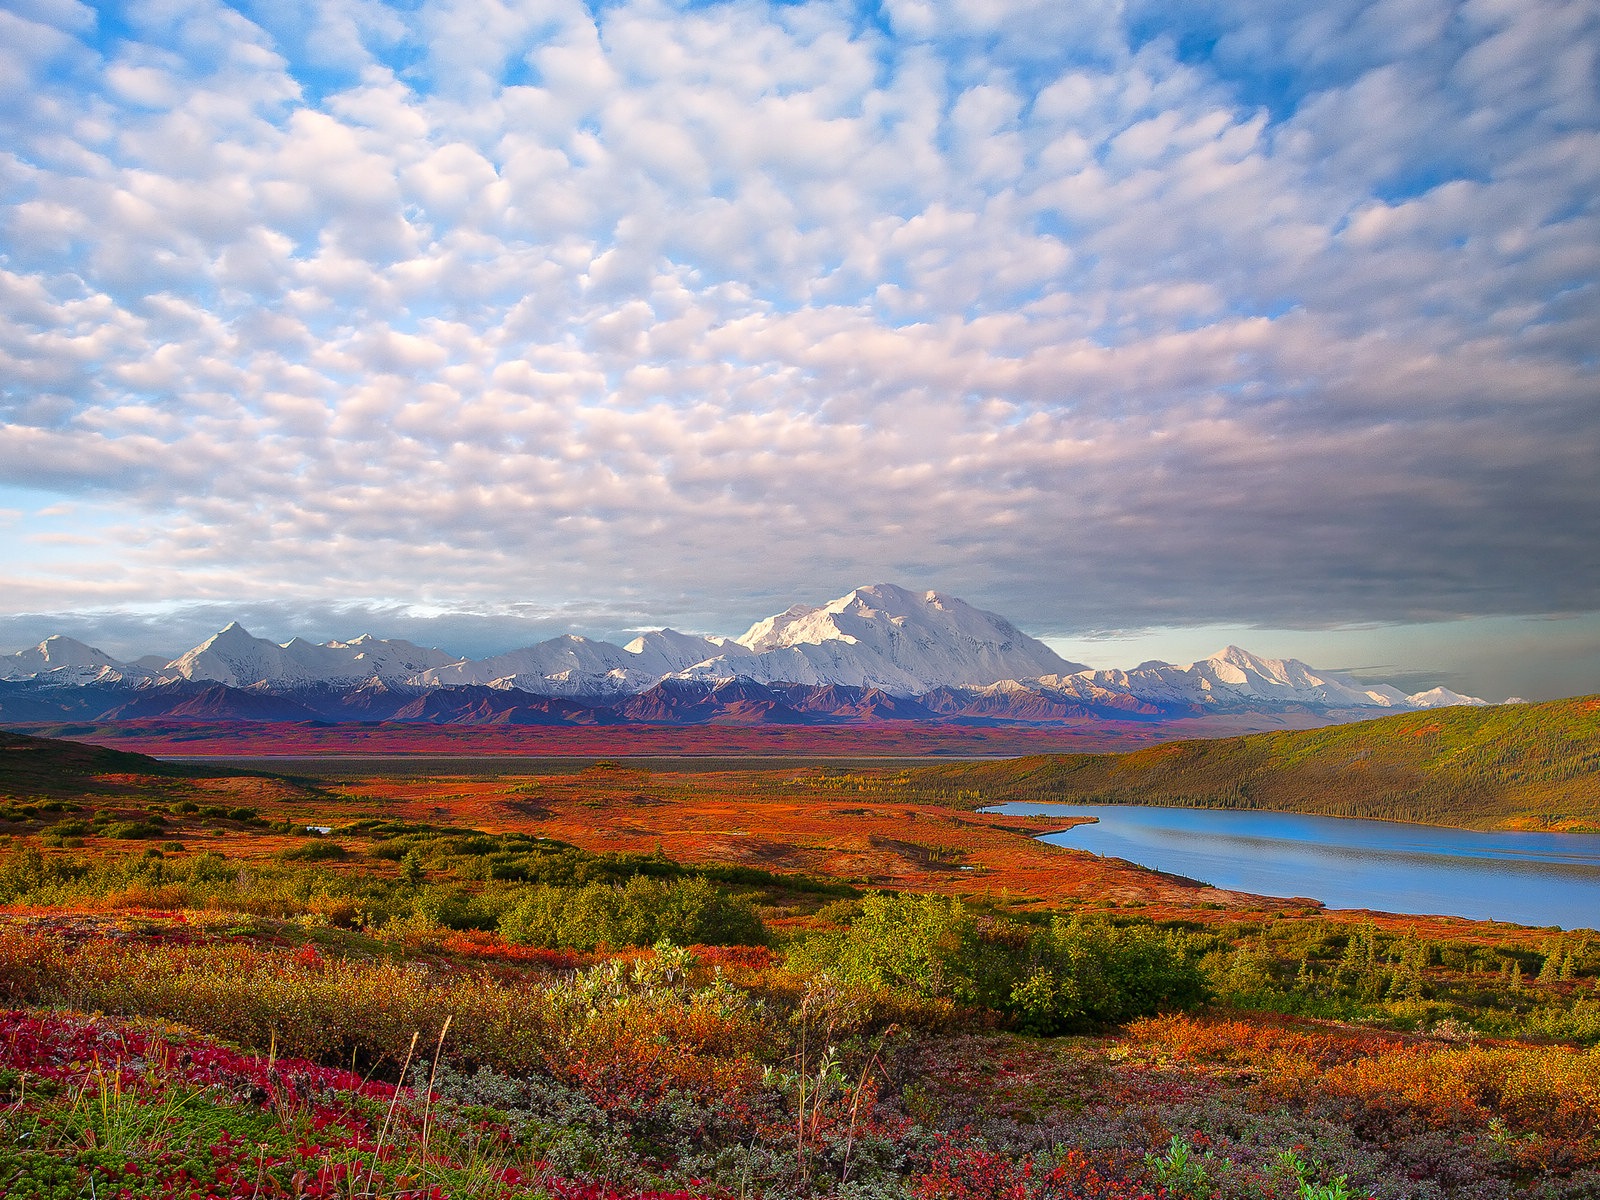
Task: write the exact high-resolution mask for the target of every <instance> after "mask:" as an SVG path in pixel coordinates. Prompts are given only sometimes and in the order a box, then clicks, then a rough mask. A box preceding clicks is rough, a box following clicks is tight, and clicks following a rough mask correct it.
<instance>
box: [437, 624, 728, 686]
mask: <svg viewBox="0 0 1600 1200" xmlns="http://www.w3.org/2000/svg"><path fill="white" fill-rule="evenodd" d="M719 650H720V646H719V644H718V643H716V642H713V641H711V640H710V639H708V638H699V637H693V636H691V635H689V634H683V633H678V632H676V631H675V630H671V629H660V630H657V631H656V632H654V633H647V634H645V635H643V636H642V637H637V638H634V640H633V641H631V642H629V643H628V644H627V645H626V646H617V645H613V644H612V643H611V642H599V641H592V640H591V639H589V638H584V637H575V636H573V635H572V634H567V635H564V636H562V637H557V638H551V639H550V640H549V641H547V642H540V643H539V644H538V645H536V646H528V647H526V648H525V649H522V650H513V651H511V652H510V653H508V654H497V655H495V656H494V657H492V658H485V659H480V660H478V661H476V662H468V661H465V660H462V661H460V662H453V663H450V664H448V665H446V666H440V667H436V668H434V669H432V670H429V671H425V672H423V673H422V674H420V675H418V676H417V677H416V678H415V680H414V682H415V683H416V684H417V685H418V686H421V687H459V686H463V685H469V684H486V685H488V686H490V687H502V688H516V689H517V690H518V691H524V692H533V693H534V694H535V695H540V696H613V695H630V696H631V695H635V694H637V693H639V692H643V691H645V690H647V689H648V688H650V687H653V686H654V685H655V684H657V683H659V682H660V681H661V680H662V679H664V678H665V677H666V676H668V675H671V674H672V673H674V672H676V671H681V670H683V669H684V668H685V667H688V666H691V665H693V664H695V663H698V662H701V661H702V660H704V659H706V658H708V657H710V656H711V655H713V654H716V653H718V652H719Z"/></svg>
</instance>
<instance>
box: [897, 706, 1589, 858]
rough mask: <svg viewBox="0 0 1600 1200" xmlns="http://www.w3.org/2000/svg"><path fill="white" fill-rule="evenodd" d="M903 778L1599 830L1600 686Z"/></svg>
mask: <svg viewBox="0 0 1600 1200" xmlns="http://www.w3.org/2000/svg"><path fill="white" fill-rule="evenodd" d="M907 782H908V783H909V785H910V789H911V790H912V791H913V792H915V793H917V794H919V795H921V796H924V797H926V798H928V799H942V800H945V801H947V802H960V803H964V804H996V803H1001V802H1004V801H1007V800H1039V801H1061V802H1071V803H1094V804H1167V805H1181V806H1187V807H1196V808H1256V809H1273V810H1279V811H1289V812H1306V813H1318V814H1322V815H1326V816H1340V817H1372V818H1381V819H1386V820H1397V821H1421V822H1427V823H1430V824H1435V825H1455V826H1461V827H1464V828H1471V829H1493V828H1522V829H1557V830H1568V831H1573V832H1577V831H1586V832H1600V696H1582V697H1577V698H1575V699H1570V700H1555V701H1550V702H1548V703H1544V704H1512V705H1503V706H1498V707H1493V708H1449V709H1438V710H1434V711H1429V712H1416V713H1405V714H1403V715H1400V716H1393V717H1383V718H1380V719H1378V720H1375V721H1362V722H1360V723H1358V724H1354V725H1335V726H1330V727H1328V728H1325V729H1312V730H1303V731H1294V732H1282V733H1264V734H1253V735H1250V736H1248V737H1235V738H1219V739H1216V740H1213V741H1184V742H1170V743H1167V744H1165V745H1161V746H1152V747H1150V748H1148V749H1144V750H1138V751H1134V752H1133V753H1130V754H1066V755H1035V756H1032V757H1029V758H1021V759H1012V760H1009V761H1007V762H994V763H967V764H961V765H955V764H952V765H950V766H939V767H931V768H926V769H922V770H918V771H913V772H911V777H910V779H909V780H908V781H907Z"/></svg>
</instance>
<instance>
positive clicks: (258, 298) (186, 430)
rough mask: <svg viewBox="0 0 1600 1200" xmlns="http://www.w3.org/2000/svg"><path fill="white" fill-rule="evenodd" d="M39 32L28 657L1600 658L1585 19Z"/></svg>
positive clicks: (625, 21)
mask: <svg viewBox="0 0 1600 1200" xmlns="http://www.w3.org/2000/svg"><path fill="white" fill-rule="evenodd" d="M45 7H46V6H42V5H36V6H35V7H34V9H33V10H30V14H28V15H25V16H16V15H10V16H4V17H3V18H0V19H3V20H5V21H9V22H10V23H11V24H10V25H9V26H7V28H10V29H11V30H12V31H13V32H15V33H16V34H17V36H16V37H14V38H10V39H7V38H5V37H0V45H5V46H6V47H7V49H6V51H5V52H4V56H3V60H0V72H9V73H10V75H9V76H8V77H15V79H16V81H17V83H16V85H15V86H14V87H13V88H12V94H14V95H19V96H23V97H25V99H23V100H21V101H16V102H12V103H10V104H9V105H3V106H0V124H3V127H4V129H5V131H6V140H5V142H4V144H5V145H7V146H8V147H10V150H9V152H8V153H7V154H6V155H4V156H0V196H3V197H4V203H5V206H6V207H5V209H4V211H3V213H0V239H3V241H0V255H3V258H0V380H3V381H4V382H3V384H0V389H3V390H0V413H3V414H4V421H5V425H4V427H3V428H0V482H5V483H9V484H12V485H16V486H23V487H28V488H36V489H45V490H46V491H49V492H53V493H60V494H64V495H68V496H91V495H92V496H96V497H109V498H114V502H115V504H116V505H117V506H118V508H119V511H120V512H121V514H122V515H121V517H120V518H119V520H118V521H117V522H114V523H97V524H94V525H93V526H92V527H87V528H86V529H85V530H84V531H83V533H82V537H84V538H87V539H88V543H87V544H86V545H83V546H81V547H79V548H76V549H74V550H72V551H71V553H67V552H65V551H64V550H63V549H62V548H61V547H59V546H57V547H56V548H54V549H52V550H51V552H50V553H49V554H44V553H43V552H37V553H33V552H30V555H29V556H27V557H25V560H24V561H22V564H21V567H20V569H18V570H17V571H16V573H17V574H18V576H19V579H18V590H17V591H16V592H15V593H14V597H15V598H14V599H12V600H11V601H10V603H12V604H13V605H16V606H19V607H30V608H35V609H37V608H40V607H46V606H51V607H55V608H60V609H70V608H79V607H84V606H86V605H91V604H93V605H110V604H118V603H122V604H129V605H138V604H152V603H158V602H162V601H166V600H170V599H173V598H175V597H176V596H177V595H179V594H183V595H191V596H192V595H206V596H214V597H218V598H222V599H226V598H227V597H228V596H230V595H231V596H237V597H246V596H250V597H263V598H265V597H274V598H278V599H279V600H282V601H284V602H288V601H291V600H294V601H296V602H303V603H306V604H314V603H320V602H324V601H326V602H331V601H333V600H335V599H347V598H349V597H352V596H357V597H360V596H367V597H380V598H382V597H396V596H399V597H404V598H406V599H415V600H419V601H420V600H427V601H428V602H430V603H435V604H439V605H443V606H446V607H448V606H450V605H461V606H468V607H471V606H479V607H484V606H491V607H492V606H494V605H506V604H510V603H513V602H516V601H523V600H532V601H537V602H541V603H545V602H549V603H555V602H559V601H565V600H569V599H572V598H580V597H587V598H593V597H606V596H612V595H614V594H616V593H617V592H618V590H619V589H622V590H625V591H627V592H628V594H630V595H660V596H674V597H685V596H687V597H691V599H689V600H687V601H685V603H686V604H688V605H689V606H690V607H691V608H693V606H694V605H698V606H699V608H697V609H693V611H695V612H699V613H700V614H701V616H702V618H703V619H702V620H701V621H700V623H701V624H702V625H703V626H705V627H710V628H720V627H721V626H722V622H721V621H719V620H718V619H717V616H716V614H717V613H719V612H728V611H730V609H731V608H736V610H737V613H736V616H737V618H738V619H739V620H743V619H748V618H749V617H751V616H752V615H759V614H760V612H761V611H763V605H762V604H761V603H760V602H759V601H758V600H756V599H754V598H755V597H773V598H784V603H788V602H789V601H790V600H792V599H794V598H797V597H799V596H815V595H819V594H825V593H827V592H829V591H831V590H832V589H833V588H835V587H843V586H848V585H849V584H851V583H855V582H861V581H864V580H867V579H872V578H883V577H894V576H897V575H905V576H906V577H907V578H910V579H912V580H913V581H914V582H925V583H928V584H933V585H937V586H941V587H947V588H949V589H951V590H954V591H957V592H958V593H959V592H962V591H971V592H973V593H974V595H976V596H978V597H979V598H980V599H986V600H987V601H988V602H990V603H991V605H993V606H996V607H1001V608H1004V609H1005V610H1006V611H1007V612H1008V613H1010V614H1012V615H1014V616H1017V617H1018V618H1019V619H1025V620H1028V621H1030V622H1031V623H1033V624H1034V625H1035V626H1036V627H1041V628H1046V627H1050V628H1057V629H1065V628H1068V627H1070V626H1071V624H1072V623H1073V622H1082V623H1086V624H1090V625H1093V624H1103V625H1107V626H1110V625H1121V624H1127V623H1129V622H1134V623H1138V622H1168V623H1182V622H1185V621H1273V622H1278V623H1294V622H1300V623H1316V622H1319V621H1344V620H1352V619H1401V618H1419V619H1420V618H1424V617H1427V618H1431V617H1436V616H1455V615H1460V614H1471V613H1493V612H1529V611H1544V610H1555V609H1572V610H1584V609H1592V608H1596V607H1600V563H1596V561H1595V560H1594V556H1593V554H1592V531H1593V529H1594V527H1595V522H1596V519H1597V518H1600V497H1597V495H1596V490H1595V486H1594V472H1593V462H1594V461H1596V458H1597V456H1600V432H1597V428H1596V415H1595V412H1594V408H1593V396H1594V394H1595V370H1596V368H1595V365H1594V361H1593V346H1594V345H1595V344H1596V340H1597V338H1600V307H1597V305H1596V302H1595V295H1596V291H1595V289H1596V277H1597V271H1600V226H1597V220H1600V219H1597V218H1596V217H1595V215H1594V213H1593V206H1592V197H1593V195H1594V194H1595V191H1596V187H1597V185H1600V100H1597V98H1596V96H1595V87H1594V79H1593V71H1592V64H1593V62H1594V61H1595V55H1596V53H1597V47H1600V28H1597V24H1600V23H1597V21H1596V20H1595V18H1594V16H1593V13H1592V11H1591V10H1590V9H1588V8H1587V7H1586V6H1584V5H1582V4H1563V3H1560V2H1558V0H1548V2H1543V3H1538V4H1531V5H1526V6H1520V7H1517V8H1515V9H1504V8H1494V7H1491V6H1466V7H1464V8H1460V9H1459V11H1454V10H1452V9H1451V8H1449V7H1447V6H1442V5H1439V4H1434V3H1430V2H1428V0H1384V2H1381V3H1377V4H1371V5H1364V6H1363V5H1355V4H1352V5H1350V6H1335V7H1334V8H1326V7H1324V8H1319V9H1316V10H1303V11H1302V10H1292V11H1291V10H1287V9H1286V10H1283V11H1277V10H1274V12H1272V13H1269V14H1261V13H1258V12H1256V11H1255V6H1250V7H1247V8H1245V9H1242V10H1240V11H1238V12H1235V11H1233V10H1232V9H1230V8H1229V7H1228V6H1226V5H1219V6H1213V7H1211V8H1208V9H1206V10H1204V11H1201V10H1199V9H1196V10H1195V11H1194V12H1185V13H1181V14H1170V15H1164V14H1165V10H1164V9H1163V10H1161V11H1160V12H1155V11H1153V10H1151V11H1147V10H1146V9H1144V8H1141V7H1138V6H1134V7H1131V8H1130V9H1129V10H1127V11H1125V10H1124V9H1123V8H1122V7H1121V6H1120V5H1116V4H1107V5H1104V6H1075V5H1025V4H1020V3H1009V2H999V0H997V2H995V3H984V4H971V3H968V4H961V5H943V4H933V3H919V2H911V0H907V2H905V3H898V2H897V3H895V4H892V5H890V6H889V10H888V12H889V21H890V26H891V32H888V33H885V32H883V31H881V30H878V29H875V28H872V27H870V26H865V27H863V26H860V25H859V24H858V23H857V21H856V19H855V17H854V16H853V15H852V14H851V13H850V12H849V11H847V10H846V9H844V8H842V7H837V6H834V5H831V4H827V3H820V2H819V3H808V4H804V5H798V6H781V7H780V6H771V7H769V6H766V5H763V4H735V5H726V6H719V7H715V8H711V9H694V10H689V11H679V10H677V9H675V8H672V7H669V6H667V5H664V4H661V3H658V2H656V0H631V2H628V3H623V4H619V5H615V6H608V7H605V8H603V9H601V10H599V15H598V17H597V16H595V15H593V14H592V13H591V10H590V9H588V8H586V7H584V6H581V5H576V4H573V5H562V4H551V5H531V4H528V5H524V4H512V3H502V2H500V0H474V2H472V3H467V2H466V0H462V2H460V3H427V4H423V5H421V6H419V7H418V8H417V9H415V10H414V11H412V10H407V11H401V10H398V9H389V8H385V7H382V6H374V5H370V4H363V3H353V2H351V3H342V4H338V5H326V6H319V5H298V6H296V5H284V6H268V5H252V6H244V7H242V8H237V9H224V8H221V7H215V8H204V7H195V8H183V9H172V10H170V11H165V12H162V11H158V10H157V9H155V8H137V9H135V8H131V7H130V8H129V9H128V10H127V11H126V12H125V13H123V14H121V15H122V16H123V17H125V18H126V19H127V21H128V22H129V23H130V25H131V27H132V29H133V33H132V35H131V36H130V37H129V38H128V39H126V40H122V39H114V38H109V37H107V38H102V37H100V35H98V34H97V32H96V28H95V26H94V25H93V24H92V23H90V22H89V21H87V20H86V19H85V17H84V14H83V12H82V11H80V10H79V9H76V8H72V7H70V6H62V7H60V8H59V9H57V10H54V14H53V15H52V14H51V13H47V12H45V11H44V9H45ZM46 18H49V19H46ZM1184 21H1187V22H1190V23H1191V24H1192V25H1193V26H1194V28H1187V27H1184V28H1180V24H1179V23H1180V22H1184ZM1163 22H1165V24H1163ZM1208 22H1209V24H1207V23H1208ZM1202 26H1203V28H1202ZM1202 33H1203V34H1204V35H1205V36H1204V37H1201V36H1199V34H1202ZM1191 34H1194V35H1195V36H1192V37H1191V36H1190V35H1191ZM1207 39H1209V41H1210V42H1211V43H1214V44H1215V46H1216V49H1215V51H1214V52H1213V53H1212V54H1210V55H1209V56H1197V55H1195V54H1192V53H1190V52H1189V51H1188V50H1187V49H1186V47H1188V46H1190V45H1192V44H1205V43H1206V42H1207ZM1586 64H1587V65H1586ZM22 511H24V514H25V515H24V516H23V517H22V518H21V522H22V525H23V526H24V528H26V527H27V525H28V522H29V521H30V520H31V519H32V518H30V517H28V516H27V515H26V512H27V510H25V509H24V510H22ZM58 532H59V530H57V531H54V532H53V536H54V533H58ZM113 563H114V564H115V569H111V568H110V567H109V566H107V567H106V569H105V570H100V571H98V572H97V567H98V566H106V565H107V564H113ZM90 580H92V581H93V582H92V583H90V582H87V581H90ZM732 623H734V624H736V623H737V621H734V622H732Z"/></svg>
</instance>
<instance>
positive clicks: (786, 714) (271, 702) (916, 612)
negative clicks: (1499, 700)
mask: <svg viewBox="0 0 1600 1200" xmlns="http://www.w3.org/2000/svg"><path fill="white" fill-rule="evenodd" d="M1483 703H1484V701H1482V700H1479V699H1477V698H1475V697H1470V696H1461V695H1458V694H1456V693H1455V692H1451V691H1449V690H1448V689H1445V688H1434V689H1432V690H1430V691H1426V692H1419V693H1416V694H1413V695H1406V694H1405V693H1403V692H1401V691H1400V690H1399V689H1397V688H1393V687H1390V686H1388V685H1383V684H1378V685H1369V684H1365V683H1361V682H1358V681H1356V680H1354V679H1351V678H1350V677H1348V676H1346V675H1341V674H1337V673H1334V672H1328V671H1318V670H1315V669H1313V668H1311V667H1309V666H1307V665H1306V664H1304V663H1302V662H1299V661H1297V660H1295V659H1271V658H1263V657H1260V656H1257V655H1254V654H1251V653H1250V652H1248V651H1246V650H1241V649H1240V648H1238V647H1237V646H1229V647H1227V648H1226V649H1225V650H1222V651H1220V652H1219V653H1217V654H1214V655H1212V656H1211V657H1210V658H1206V659H1201V660H1199V661H1197V662H1192V663H1186V664H1181V665H1176V664H1171V663H1161V662H1146V663H1142V664H1140V665H1139V666H1137V667H1135V668H1133V669H1132V670H1128V671H1120V670H1119V671H1111V670H1093V669H1091V668H1089V667H1087V666H1084V665H1083V664H1082V663H1074V662H1069V661H1068V660H1066V659H1064V658H1062V657H1061V656H1060V655H1058V654H1057V653H1056V652H1055V651H1053V650H1052V649H1050V647H1048V646H1046V645H1045V644H1044V643H1043V642H1041V641H1038V640H1037V639H1035V638H1032V637H1029V636H1028V635H1027V634H1025V633H1022V632H1021V631H1020V630H1018V629H1017V628H1016V626H1014V625H1012V624H1011V623H1010V622H1009V621H1007V620H1005V619H1004V618H1003V617H1000V616H997V615H996V614H994V613H989V612H985V611H983V610H981V609H978V608H975V607H973V606H972V605H970V604H967V603H966V602H965V601H962V600H959V599H957V598H955V597H953V596H948V595H945V594H943V593H940V592H932V591H929V592H913V591H908V590H907V589H905V588H901V587H897V586H895V585H893V584H874V585H871V586H867V587H860V588H856V589H855V590H854V591H852V592H850V593H849V594H847V595H845V596H841V597H840V598H839V599H837V600H834V601H831V602H830V603H828V604H824V605H795V606H793V607H791V608H789V609H787V610H785V611H784V612H782V613H779V614H777V615H776V616H772V617H767V618H766V619H764V620H761V621H757V622H756V623H755V624H754V625H752V626H751V627H750V628H749V630H747V631H746V632H745V633H744V634H743V635H742V636H740V637H737V638H723V637H701V636H697V635H694V634H685V633H679V632H677V631H675V630H671V629H660V630H656V631H653V632H650V633H645V634H642V635H640V636H639V637H636V638H634V639H633V640H632V641H630V642H628V643H627V644H626V645H620V646H619V645H616V644H614V643H611V642H605V641H596V640H592V639H589V638H584V637H577V636H573V635H566V636H562V637H557V638H552V639H550V640H548V641H543V642H539V643H538V644H536V645H532V646H528V647H525V648H523V649H520V650H512V651H509V652H507V653H505V654H498V655H494V656H492V657H489V658H483V659H468V658H461V657H458V656H455V655H452V654H449V653H447V652H445V651H443V650H435V649H427V648H424V647H421V646H416V645H413V644H412V643H410V642H406V641H396V640H385V639H382V638H378V637H374V636H372V635H370V634H368V635H364V636H362V637H358V638H355V639H353V640H351V641H347V642H341V641H333V642H326V643H318V642H310V641H307V640H305V639H303V638H294V639H292V640H290V641H288V642H283V643H279V642H274V641H270V640H268V639H265V638H258V637H254V636H252V635H251V634H250V633H249V632H247V631H246V630H245V629H244V628H242V627H241V626H240V625H238V624H237V623H235V624H231V625H229V626H227V627H226V628H225V629H223V630H221V631H220V632H218V633H217V634H215V635H213V636H212V637H210V638H208V639H207V640H206V641H204V642H202V643H200V645H198V646H196V647H194V648H193V649H192V650H189V651H188V652H187V653H185V654H182V655H179V656H178V657H177V658H173V659H163V658H162V657H160V656H146V657H144V658H139V659H136V660H132V661H123V660H119V659H116V658H113V657H112V656H111V655H108V654H106V653H104V652H103V651H100V650H98V649H95V648H94V647H92V646H89V645H87V644H85V643H83V642H81V641H76V640H74V639H72V638H69V637H64V636H55V637H50V638H46V639H45V640H44V641H43V642H40V643H39V644H38V645H37V646H33V647H31V648H29V649H26V650H21V651H18V652H17V653H15V654H11V655H8V656H0V719H3V720H11V721H34V720H55V719H58V718H61V717H68V718H73V719H95V720H130V719H138V718H142V717H158V716H159V717H179V718H182V717H191V718H194V719H221V718H228V719H246V720H335V721H352V720H354V721H387V720H400V721H428V722H460V723H483V722H498V723H510V724H566V723H604V724H609V723H629V722H669V723H685V722H687V723H699V722H706V721H749V722H792V723H818V722H829V721H862V720H904V719H916V720H945V721H950V720H960V721H976V722H1017V721H1020V722H1030V723H1048V722H1055V721H1062V720H1070V719H1075V718H1085V717H1099V718H1116V719H1124V720H1145V719H1149V720H1166V719H1172V718H1175V717H1185V716H1200V715H1206V714H1211V713H1219V714H1223V713H1273V712H1291V711H1293V712H1313V713H1317V714H1322V715H1326V716H1327V717H1328V719H1329V720H1332V721H1337V720H1342V719H1351V718H1355V717H1362V716H1372V715H1374V714H1375V713H1376V712H1378V711H1382V710H1388V711H1411V710H1415V709H1422V708H1438V707H1446V706H1450V705H1460V704H1469V705H1481V704H1483Z"/></svg>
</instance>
